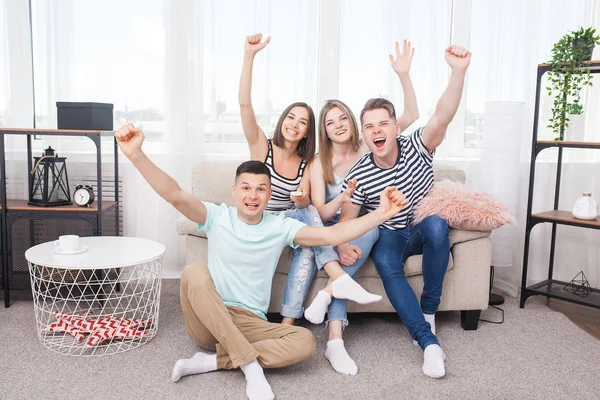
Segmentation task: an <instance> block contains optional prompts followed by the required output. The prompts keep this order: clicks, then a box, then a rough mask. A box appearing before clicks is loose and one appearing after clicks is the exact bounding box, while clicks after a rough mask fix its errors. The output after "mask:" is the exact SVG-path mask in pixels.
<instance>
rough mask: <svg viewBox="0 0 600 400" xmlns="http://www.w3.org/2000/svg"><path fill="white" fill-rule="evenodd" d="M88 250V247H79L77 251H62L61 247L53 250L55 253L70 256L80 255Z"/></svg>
mask: <svg viewBox="0 0 600 400" xmlns="http://www.w3.org/2000/svg"><path fill="white" fill-rule="evenodd" d="M86 250H87V245H85V244H84V245H83V246H79V248H78V249H75V250H61V249H60V247H55V248H53V249H52V252H53V253H56V254H61V255H70V254H80V253H83V252H84V251H86Z"/></svg>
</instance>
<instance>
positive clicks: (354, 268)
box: [325, 215, 379, 327]
mask: <svg viewBox="0 0 600 400" xmlns="http://www.w3.org/2000/svg"><path fill="white" fill-rule="evenodd" d="M338 219H339V215H336V216H335V217H333V218H332V219H330V220H329V221H327V222H326V223H325V225H327V226H331V225H335V224H337V222H338ZM377 238H379V228H373V229H371V230H370V231H369V232H367V233H365V234H364V235H362V236H360V237H359V238H357V239H354V240H353V241H351V242H350V244H354V245H356V246H358V247H359V248H360V250H361V252H362V255H361V257H360V258H359V259H358V260H356V262H355V263H354V264H352V265H350V266H346V265H342V268H343V269H344V271H346V273H347V274H348V275H350V276H351V277H352V278H354V276H355V275H356V273H357V272H358V270H359V269H360V267H362V265H363V264H364V263H365V261H367V258H368V257H369V253H371V248H372V247H373V245H374V244H375V242H376V241H377ZM347 306H348V300H346V299H338V298H335V297H334V298H333V299H331V303H330V304H329V308H328V310H327V322H328V323H329V322H330V321H342V326H344V327H345V326H347V325H348V318H347V315H346V307H347Z"/></svg>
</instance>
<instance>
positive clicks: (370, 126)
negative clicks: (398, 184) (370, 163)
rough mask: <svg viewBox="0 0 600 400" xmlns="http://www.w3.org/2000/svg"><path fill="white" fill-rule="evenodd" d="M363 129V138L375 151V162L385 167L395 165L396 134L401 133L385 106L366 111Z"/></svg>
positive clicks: (396, 154) (370, 148) (396, 151)
mask: <svg viewBox="0 0 600 400" xmlns="http://www.w3.org/2000/svg"><path fill="white" fill-rule="evenodd" d="M362 130H363V139H364V141H365V143H366V144H367V146H368V147H369V150H371V152H372V153H373V156H374V158H375V162H376V163H377V164H378V165H379V166H381V167H384V168H389V166H391V165H393V164H394V163H395V162H396V158H397V157H398V144H397V143H396V136H398V134H399V133H400V128H399V126H398V123H397V122H396V119H395V118H393V117H392V116H391V115H390V113H389V112H388V110H386V109H385V108H376V109H373V110H369V111H365V112H364V113H363V116H362ZM390 164H391V165H390Z"/></svg>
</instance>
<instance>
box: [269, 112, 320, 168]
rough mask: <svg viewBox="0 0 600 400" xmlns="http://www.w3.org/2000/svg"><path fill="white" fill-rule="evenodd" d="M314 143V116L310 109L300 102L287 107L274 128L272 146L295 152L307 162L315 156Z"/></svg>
mask: <svg viewBox="0 0 600 400" xmlns="http://www.w3.org/2000/svg"><path fill="white" fill-rule="evenodd" d="M315 142H316V136H315V114H314V113H313V110H312V108H311V107H310V106H309V105H308V104H306V103H302V102H298V103H293V104H290V105H289V106H287V108H286V109H285V110H284V111H283V113H281V116H280V117H279V120H278V121H277V125H276V126H275V131H274V132H273V144H275V146H277V147H279V148H287V149H292V150H295V152H296V154H297V155H299V156H300V158H302V159H303V160H304V161H306V162H308V161H310V160H312V158H313V156H314V155H315V148H316V143H315Z"/></svg>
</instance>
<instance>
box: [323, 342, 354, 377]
mask: <svg viewBox="0 0 600 400" xmlns="http://www.w3.org/2000/svg"><path fill="white" fill-rule="evenodd" d="M325 358H326V359H328V360H329V362H330V363H331V366H332V367H333V369H335V370H336V371H337V372H339V373H340V374H344V375H356V373H357V372H358V367H357V366H356V364H355V363H354V360H353V359H352V358H350V356H349V355H348V352H347V351H346V348H345V347H344V341H343V340H342V339H333V340H330V341H329V342H327V350H325Z"/></svg>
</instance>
